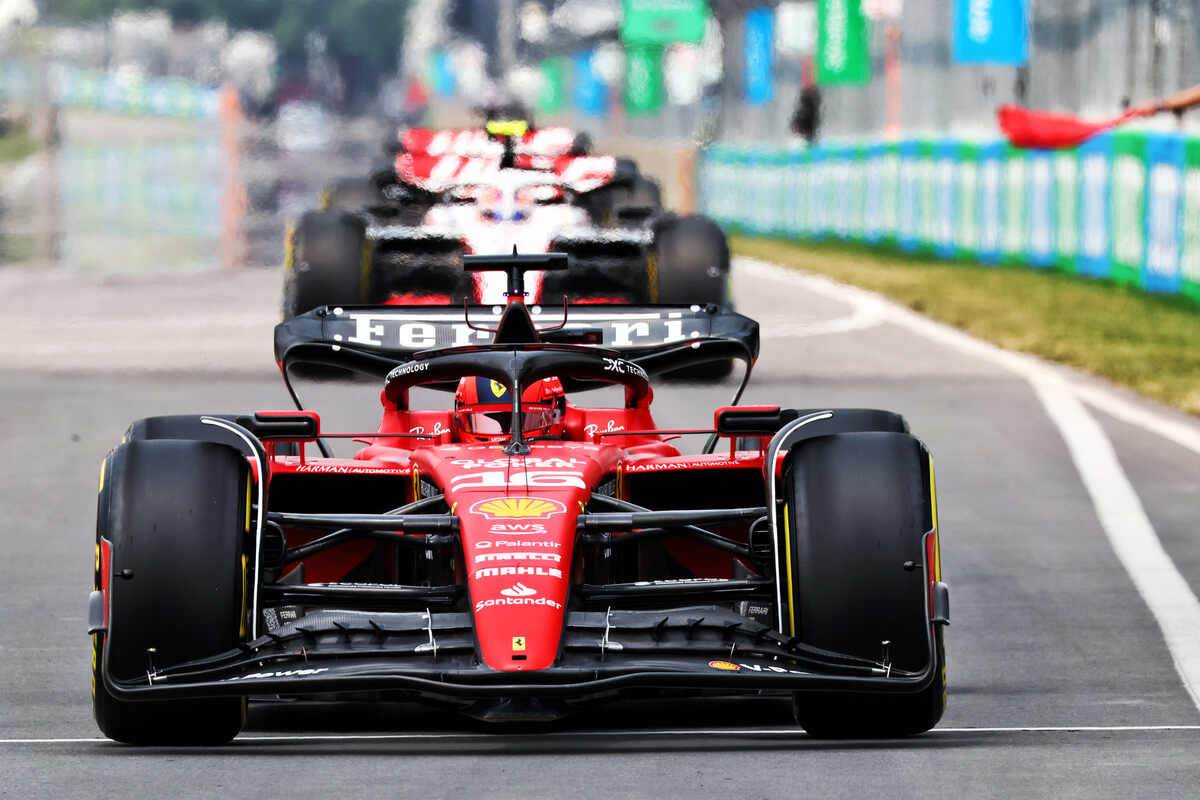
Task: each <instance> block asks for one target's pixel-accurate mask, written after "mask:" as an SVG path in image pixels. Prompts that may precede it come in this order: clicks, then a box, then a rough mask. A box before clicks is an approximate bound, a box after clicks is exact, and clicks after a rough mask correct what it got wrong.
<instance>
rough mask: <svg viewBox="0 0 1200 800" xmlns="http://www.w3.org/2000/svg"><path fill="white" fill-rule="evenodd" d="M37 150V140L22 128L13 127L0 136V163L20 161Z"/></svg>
mask: <svg viewBox="0 0 1200 800" xmlns="http://www.w3.org/2000/svg"><path fill="white" fill-rule="evenodd" d="M36 150H37V142H35V141H34V140H33V137H31V136H30V135H29V133H28V132H27V131H26V130H25V129H24V128H19V127H18V128H15V129H13V130H11V131H9V133H8V134H7V135H5V136H0V163H3V162H6V161H20V160H21V159H22V158H25V157H26V156H28V155H30V154H32V153H34V152H35V151H36Z"/></svg>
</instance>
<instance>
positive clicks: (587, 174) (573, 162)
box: [395, 152, 625, 194]
mask: <svg viewBox="0 0 1200 800" xmlns="http://www.w3.org/2000/svg"><path fill="white" fill-rule="evenodd" d="M502 163H503V159H502V156H501V155H498V154H497V155H489V156H463V155H456V154H438V155H431V154H427V153H407V152H406V153H400V154H399V155H397V156H396V163H395V172H396V177H397V178H398V179H399V180H400V181H402V182H404V183H407V184H411V185H413V186H416V187H418V188H420V189H423V190H424V191H427V192H434V193H438V192H444V191H447V190H449V189H452V188H455V187H459V186H476V185H487V184H489V183H493V182H495V180H496V175H497V174H498V173H499V172H500V170H501V168H502V166H501V165H502ZM514 166H515V167H516V168H517V169H521V170H529V176H530V177H529V185H531V186H535V185H546V186H557V187H562V188H566V189H569V190H571V191H572V192H575V193H576V194H583V193H584V192H590V191H594V190H595V189H599V188H600V187H602V186H607V185H608V184H610V183H614V182H619V181H620V180H621V179H622V178H624V177H625V176H623V175H622V173H621V171H620V169H619V165H618V163H617V160H616V159H615V158H612V157H611V156H553V157H551V156H524V155H521V156H517V157H516V161H515V163H514Z"/></svg>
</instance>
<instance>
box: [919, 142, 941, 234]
mask: <svg viewBox="0 0 1200 800" xmlns="http://www.w3.org/2000/svg"><path fill="white" fill-rule="evenodd" d="M933 151H934V147H933V142H924V141H923V142H920V143H918V144H917V242H918V244H919V245H920V246H921V248H923V249H925V250H932V249H933V246H934V243H935V242H936V240H937V204H936V203H935V202H934V200H935V198H934V190H935V188H936V186H935V184H936V173H937V167H936V165H935V162H934V157H933V156H934V152H933Z"/></svg>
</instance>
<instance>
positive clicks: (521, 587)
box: [500, 581, 537, 597]
mask: <svg viewBox="0 0 1200 800" xmlns="http://www.w3.org/2000/svg"><path fill="white" fill-rule="evenodd" d="M500 594H502V595H504V596H505V597H530V596H531V595H535V594H537V589H530V588H529V587H528V586H526V585H525V584H523V583H521V582H520V581H518V582H517V583H514V584H513V585H512V586H510V587H508V588H507V589H501V590H500Z"/></svg>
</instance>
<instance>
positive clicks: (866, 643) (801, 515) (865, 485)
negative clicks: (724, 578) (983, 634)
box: [780, 432, 946, 738]
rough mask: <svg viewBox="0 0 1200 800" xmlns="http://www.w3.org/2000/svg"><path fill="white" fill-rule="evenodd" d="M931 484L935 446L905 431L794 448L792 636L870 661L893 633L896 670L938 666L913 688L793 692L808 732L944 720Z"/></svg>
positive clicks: (840, 734) (787, 570)
mask: <svg viewBox="0 0 1200 800" xmlns="http://www.w3.org/2000/svg"><path fill="white" fill-rule="evenodd" d="M932 485H933V484H932V465H931V462H930V458H929V454H928V452H927V451H926V450H925V449H924V447H923V446H922V445H921V443H920V442H919V441H918V440H917V439H915V438H913V437H912V436H909V435H908V434H905V433H894V432H870V433H840V434H834V435H832V436H820V437H817V438H813V439H808V440H805V441H803V442H800V443H799V444H797V445H796V446H795V447H793V448H792V450H791V451H790V452H789V453H788V455H787V458H786V460H785V464H784V473H783V489H784V492H783V495H784V499H785V506H784V515H785V519H786V528H785V536H786V539H787V541H786V547H785V550H784V553H783V554H781V572H780V574H781V575H782V576H784V577H783V580H785V581H786V583H785V585H786V586H787V587H788V600H789V603H788V610H787V613H786V615H785V621H784V627H785V628H786V629H787V630H785V633H789V634H791V635H794V636H796V637H797V638H799V639H800V640H801V641H802V642H804V643H805V644H808V645H812V646H815V647H819V648H822V649H825V650H831V651H834V652H838V653H845V654H849V655H854V656H859V657H861V658H866V659H871V660H878V659H880V657H881V653H882V646H881V643H882V642H883V641H885V640H886V641H888V642H890V654H891V661H892V664H893V665H894V666H895V667H896V668H898V669H902V670H908V671H912V672H920V671H922V670H925V669H927V668H930V667H932V670H933V679H932V681H931V682H930V683H929V684H928V685H927V686H926V687H925V688H924V689H922V690H920V691H918V692H914V693H910V694H891V693H888V694H882V693H880V694H867V693H853V692H802V693H797V694H796V695H795V697H794V711H795V716H796V721H797V722H798V723H800V725H802V726H803V727H804V729H805V730H806V731H808V733H809V734H810V735H812V736H818V737H831V738H851V737H895V736H908V735H912V734H916V733H921V732H923V731H927V730H929V729H930V728H932V727H933V726H934V725H936V724H937V722H938V720H939V719H941V716H942V712H943V711H944V709H945V706H946V658H945V647H944V642H943V627H942V626H941V625H935V624H933V623H931V620H930V607H929V603H930V591H931V588H930V581H936V580H940V566H939V556H938V545H937V534H936V529H937V520H936V513H935V511H934V509H935V508H936V505H935V503H936V500H935V498H934V495H933V488H932ZM930 531H932V532H933V533H930V534H929V535H928V538H927V532H930ZM931 636H932V637H933V641H932V644H933V647H932V650H933V664H932V665H931V664H930V637H931Z"/></svg>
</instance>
